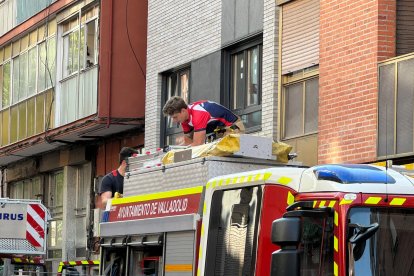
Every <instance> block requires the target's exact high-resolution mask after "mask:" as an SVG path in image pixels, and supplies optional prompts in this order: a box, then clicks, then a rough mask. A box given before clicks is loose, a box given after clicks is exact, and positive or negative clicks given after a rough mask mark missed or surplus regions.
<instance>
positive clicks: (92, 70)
mask: <svg viewBox="0 0 414 276" xmlns="http://www.w3.org/2000/svg"><path fill="white" fill-rule="evenodd" d="M147 6H148V4H147V2H146V1H128V0H121V1H97V0H82V1H77V0H47V1H46V0H45V1H17V0H4V1H0V18H1V19H0V95H1V97H0V98H1V101H0V168H1V176H2V177H1V195H0V196H1V197H11V198H31V199H41V200H42V201H43V202H44V203H45V205H46V206H47V207H48V209H49V210H50V213H51V222H50V225H49V233H48V237H47V239H48V252H47V261H48V262H47V263H48V266H49V271H50V272H52V271H53V272H56V269H57V267H58V265H57V264H58V263H59V262H60V261H61V260H76V259H86V258H96V254H97V253H98V252H97V251H96V250H97V246H96V236H97V225H94V221H95V222H96V220H98V221H99V217H97V216H96V215H95V216H94V214H99V212H96V211H94V209H95V208H96V205H95V200H96V197H97V193H98V189H99V180H100V179H101V177H102V176H103V175H105V174H106V173H107V172H109V171H110V170H113V169H115V168H117V167H118V164H119V163H118V153H119V150H120V149H121V147H122V146H130V147H136V148H140V147H143V144H144V114H145V107H144V106H145V105H144V103H145V78H146V44H147V43H146V39H147V10H148V8H147Z"/></svg>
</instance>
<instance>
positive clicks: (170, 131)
mask: <svg viewBox="0 0 414 276" xmlns="http://www.w3.org/2000/svg"><path fill="white" fill-rule="evenodd" d="M164 91H165V92H164V93H165V100H164V103H165V102H166V101H167V100H168V99H169V98H171V97H172V96H180V97H182V98H183V99H184V100H185V101H186V103H190V102H189V99H190V68H185V69H182V70H178V71H175V72H172V73H168V74H165V76H164ZM182 136H183V133H182V129H181V126H180V125H179V124H174V123H173V122H172V120H171V119H170V118H169V117H166V118H165V140H164V143H165V144H166V145H176V144H179V140H180V137H182Z"/></svg>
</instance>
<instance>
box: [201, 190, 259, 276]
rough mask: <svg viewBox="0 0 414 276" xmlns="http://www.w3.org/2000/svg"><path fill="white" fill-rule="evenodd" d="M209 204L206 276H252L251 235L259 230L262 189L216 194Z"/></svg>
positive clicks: (253, 260)
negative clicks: (210, 204)
mask: <svg viewBox="0 0 414 276" xmlns="http://www.w3.org/2000/svg"><path fill="white" fill-rule="evenodd" d="M212 201H213V203H212V206H214V207H213V208H212V210H211V212H210V224H209V236H208V240H209V243H208V244H207V259H206V275H252V274H254V273H253V271H254V268H255V258H254V257H255V255H254V252H255V241H254V233H256V230H257V228H258V226H257V222H258V220H257V215H258V206H260V203H261V189H260V188H259V187H248V188H242V189H235V190H227V191H216V192H214V194H213V198H212ZM209 252H210V253H211V252H214V253H213V254H209Z"/></svg>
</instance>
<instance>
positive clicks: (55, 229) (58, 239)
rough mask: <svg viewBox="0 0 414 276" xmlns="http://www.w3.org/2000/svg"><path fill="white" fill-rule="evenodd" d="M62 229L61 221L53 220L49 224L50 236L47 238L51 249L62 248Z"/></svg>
mask: <svg viewBox="0 0 414 276" xmlns="http://www.w3.org/2000/svg"><path fill="white" fill-rule="evenodd" d="M62 229H63V223H62V220H54V221H51V222H50V235H48V236H49V245H50V246H51V247H61V246H62Z"/></svg>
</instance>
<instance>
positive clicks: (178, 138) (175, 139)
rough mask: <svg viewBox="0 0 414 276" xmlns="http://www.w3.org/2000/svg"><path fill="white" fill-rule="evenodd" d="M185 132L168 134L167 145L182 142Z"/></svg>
mask: <svg viewBox="0 0 414 276" xmlns="http://www.w3.org/2000/svg"><path fill="white" fill-rule="evenodd" d="M182 139H183V133H177V134H172V135H168V136H167V145H178V144H180V143H181V142H182Z"/></svg>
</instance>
